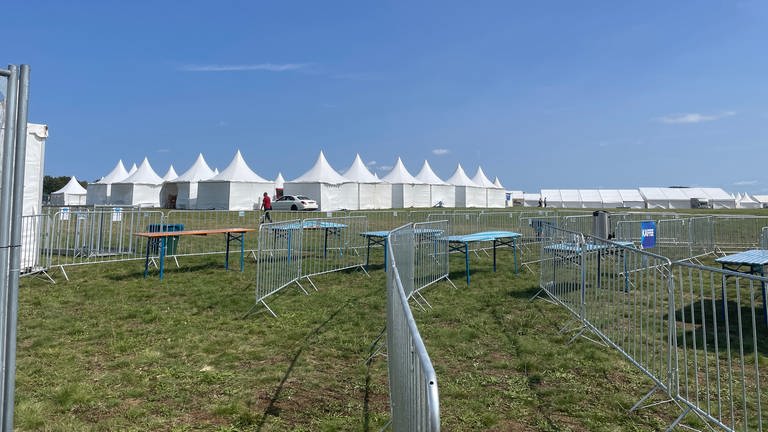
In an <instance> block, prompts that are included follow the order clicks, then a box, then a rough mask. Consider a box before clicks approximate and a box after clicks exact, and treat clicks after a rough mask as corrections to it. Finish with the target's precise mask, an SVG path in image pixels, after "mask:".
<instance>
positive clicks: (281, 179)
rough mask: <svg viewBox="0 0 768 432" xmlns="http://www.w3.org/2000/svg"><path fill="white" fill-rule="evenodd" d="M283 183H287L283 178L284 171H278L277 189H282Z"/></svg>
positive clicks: (276, 178)
mask: <svg viewBox="0 0 768 432" xmlns="http://www.w3.org/2000/svg"><path fill="white" fill-rule="evenodd" d="M283 185H285V178H283V173H280V172H279V173H277V177H275V189H282V188H283Z"/></svg>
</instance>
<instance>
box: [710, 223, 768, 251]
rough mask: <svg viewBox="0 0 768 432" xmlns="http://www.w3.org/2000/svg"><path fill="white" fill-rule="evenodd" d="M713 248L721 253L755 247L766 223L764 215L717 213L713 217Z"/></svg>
mask: <svg viewBox="0 0 768 432" xmlns="http://www.w3.org/2000/svg"><path fill="white" fill-rule="evenodd" d="M713 223H714V236H715V249H716V250H717V252H719V253H722V254H728V253H732V252H737V251H742V250H745V249H756V248H757V247H758V246H759V244H760V243H759V240H760V234H761V231H762V228H763V227H764V226H767V225H768V217H765V216H733V215H718V216H715V217H714V221H713Z"/></svg>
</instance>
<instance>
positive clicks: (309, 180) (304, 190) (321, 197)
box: [283, 151, 359, 211]
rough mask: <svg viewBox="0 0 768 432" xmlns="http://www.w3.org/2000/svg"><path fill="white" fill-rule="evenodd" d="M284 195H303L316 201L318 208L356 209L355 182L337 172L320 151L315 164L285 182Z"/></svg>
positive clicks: (331, 209)
mask: <svg viewBox="0 0 768 432" xmlns="http://www.w3.org/2000/svg"><path fill="white" fill-rule="evenodd" d="M283 193H284V194H285V195H305V196H307V197H309V198H312V199H314V200H315V201H317V205H318V207H320V210H325V211H334V210H343V209H352V210H354V209H356V208H358V205H359V203H358V202H357V183H355V182H352V181H350V180H349V179H347V178H346V177H344V176H343V175H341V174H339V173H338V172H337V171H336V170H335V169H333V167H332V166H331V164H329V163H328V161H327V160H326V159H325V155H324V154H323V152H322V151H320V154H319V155H318V156H317V160H315V164H314V165H312V168H310V169H309V170H308V171H307V172H305V173H304V174H302V175H300V176H299V177H297V178H295V179H293V180H291V181H287V182H285V184H284V186H283Z"/></svg>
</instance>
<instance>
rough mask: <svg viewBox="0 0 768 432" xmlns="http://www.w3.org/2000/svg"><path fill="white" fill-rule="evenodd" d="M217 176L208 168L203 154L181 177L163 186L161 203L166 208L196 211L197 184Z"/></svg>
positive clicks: (198, 156)
mask: <svg viewBox="0 0 768 432" xmlns="http://www.w3.org/2000/svg"><path fill="white" fill-rule="evenodd" d="M214 175H215V174H214V173H213V171H211V168H209V167H208V164H207V163H206V162H205V158H203V154H202V153H200V154H198V155H197V159H196V160H195V163H193V164H192V166H191V167H189V169H187V170H186V171H184V172H183V173H182V174H181V175H180V176H178V177H176V178H175V179H173V180H171V181H167V182H165V184H163V189H162V192H160V202H161V204H162V206H163V207H165V208H176V209H184V210H189V209H194V208H196V205H197V184H198V183H197V182H199V181H202V180H208V179H209V178H211V177H213V176H214Z"/></svg>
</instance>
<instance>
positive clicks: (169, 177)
mask: <svg viewBox="0 0 768 432" xmlns="http://www.w3.org/2000/svg"><path fill="white" fill-rule="evenodd" d="M178 177H179V175H178V174H176V170H175V169H173V165H171V167H170V168H168V171H167V172H166V173H165V175H164V176H163V181H173V180H176V178H178Z"/></svg>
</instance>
